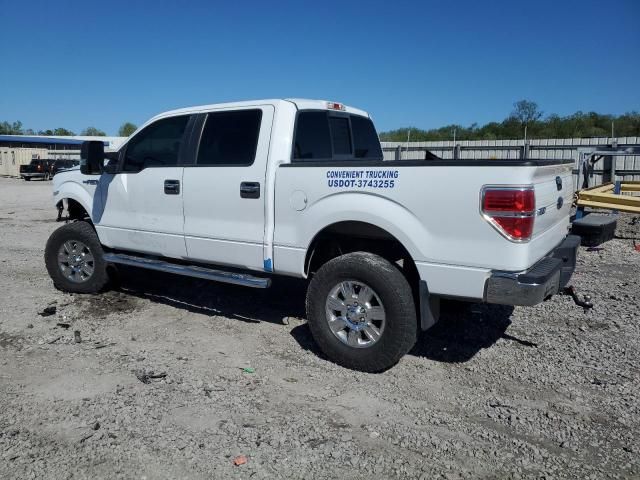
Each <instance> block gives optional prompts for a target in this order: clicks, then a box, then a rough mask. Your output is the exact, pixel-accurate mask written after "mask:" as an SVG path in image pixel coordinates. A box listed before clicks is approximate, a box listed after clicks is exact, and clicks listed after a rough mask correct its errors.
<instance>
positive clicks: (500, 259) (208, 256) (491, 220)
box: [45, 99, 580, 372]
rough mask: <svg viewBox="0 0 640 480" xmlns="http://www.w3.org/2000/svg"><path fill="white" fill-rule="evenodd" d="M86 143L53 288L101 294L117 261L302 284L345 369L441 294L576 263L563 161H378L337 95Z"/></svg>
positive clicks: (364, 119)
mask: <svg viewBox="0 0 640 480" xmlns="http://www.w3.org/2000/svg"><path fill="white" fill-rule="evenodd" d="M82 152H83V153H82V161H81V166H80V168H79V169H75V170H72V171H67V172H63V173H60V174H59V175H56V177H55V178H54V186H53V189H54V192H53V196H54V203H55V205H56V207H57V208H58V210H59V212H60V216H62V214H63V213H64V212H66V215H65V218H66V219H67V224H66V225H64V226H62V227H60V228H59V229H58V230H56V231H55V232H54V233H53V234H52V235H51V237H50V239H49V241H48V243H47V246H46V252H45V260H46V266H47V269H48V271H49V274H50V276H51V278H52V279H53V282H54V284H55V286H56V287H57V288H59V289H62V290H65V291H69V292H81V293H90V292H98V291H100V290H102V289H103V288H105V286H106V285H107V284H108V280H109V273H108V268H107V267H109V266H112V265H118V264H126V265H132V266H136V267H142V268H147V269H152V270H161V271H166V272H172V273H176V274H179V275H188V276H194V277H200V278H206V279H211V280H216V281H221V282H228V283H234V284H239V285H245V286H248V287H255V288H267V287H268V286H269V285H270V282H271V280H270V278H271V277H272V276H273V275H288V276H293V277H299V278H304V279H308V280H309V284H308V291H307V300H306V305H307V318H308V322H309V326H310V328H311V332H312V334H313V337H314V339H315V340H316V342H317V343H318V345H319V347H320V348H321V350H322V351H323V352H324V353H325V354H326V355H327V356H328V357H329V358H330V359H332V360H333V361H335V362H337V363H339V364H341V365H343V366H346V367H349V368H353V369H357V370H362V371H370V372H376V371H381V370H384V369H386V368H389V367H390V366H392V365H394V364H395V363H396V362H397V361H398V360H399V359H400V358H401V357H402V356H403V355H404V354H405V353H407V352H408V351H409V350H410V349H411V348H412V346H413V345H414V344H415V342H416V338H417V334H418V333H419V330H420V329H422V330H426V329H428V328H429V327H430V326H432V325H433V324H434V323H435V322H436V321H437V319H438V315H439V300H440V299H441V298H442V297H447V298H454V299H455V298H457V299H463V300H471V301H480V302H488V303H498V304H509V305H533V304H536V303H539V302H542V301H543V300H545V299H547V298H548V297H550V296H551V295H554V294H556V293H558V292H560V291H562V289H563V288H564V287H565V286H566V285H567V282H568V281H569V279H570V277H571V275H572V273H573V270H574V267H575V259H576V252H577V247H578V244H579V240H580V239H579V237H575V236H568V229H569V225H570V223H569V213H570V208H571V203H572V197H573V183H572V178H571V169H572V165H571V162H569V161H560V160H558V161H555V160H521V161H520V160H509V161H506V160H437V159H436V160H433V159H432V160H403V161H383V155H382V150H381V148H380V142H379V140H378V136H377V134H376V131H375V128H374V126H373V123H372V121H371V119H370V117H369V115H368V114H367V113H366V112H364V111H362V110H358V109H355V108H351V107H348V106H345V105H343V104H340V103H335V102H326V101H319V100H301V99H284V100H260V101H251V102H238V103H225V104H217V105H207V106H200V107H193V108H185V109H181V110H174V111H170V112H166V113H163V114H160V115H158V116H156V117H154V118H152V119H151V120H149V121H148V122H147V123H146V124H144V125H143V126H142V127H140V128H139V129H138V130H137V131H136V132H135V133H134V134H133V135H132V136H131V137H130V138H129V139H128V140H127V142H126V143H124V144H123V145H122V147H121V148H120V149H119V151H118V152H116V153H115V154H113V153H112V154H106V155H105V152H104V147H103V144H102V143H101V142H86V143H85V144H84V145H83V150H82ZM176 281H179V280H177V279H176Z"/></svg>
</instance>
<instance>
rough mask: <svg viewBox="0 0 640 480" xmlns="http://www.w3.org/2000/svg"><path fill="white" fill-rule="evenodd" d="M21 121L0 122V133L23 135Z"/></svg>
mask: <svg viewBox="0 0 640 480" xmlns="http://www.w3.org/2000/svg"><path fill="white" fill-rule="evenodd" d="M23 133H24V132H23V130H22V122H21V121H20V120H17V121H15V122H13V123H9V122H2V123H0V134H2V135H23Z"/></svg>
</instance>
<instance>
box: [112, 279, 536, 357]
mask: <svg viewBox="0 0 640 480" xmlns="http://www.w3.org/2000/svg"><path fill="white" fill-rule="evenodd" d="M119 272H120V274H119V281H118V287H119V288H120V290H121V291H123V292H124V293H126V294H128V295H132V296H135V297H138V298H142V299H146V300H149V301H151V302H154V303H160V304H163V305H169V306H171V307H174V308H179V309H183V310H187V311H189V312H192V313H199V314H202V315H207V316H211V317H214V316H218V315H220V316H224V317H227V318H233V319H236V320H240V321H243V322H254V323H258V322H270V323H274V324H280V325H282V323H283V318H286V317H294V318H299V319H305V318H306V313H305V305H304V303H305V295H306V282H304V281H301V280H298V279H293V278H275V279H274V282H273V285H272V287H271V288H269V289H266V290H261V289H252V288H246V287H239V286H234V285H227V284H222V283H215V282H210V281H206V280H199V279H196V278H189V277H180V276H176V275H171V274H168V273H162V272H152V271H149V270H144V269H137V268H132V267H120V268H119ZM512 312H513V307H508V306H502V305H486V304H475V303H462V302H443V307H442V316H441V320H440V321H439V322H438V323H437V324H436V325H434V326H433V327H432V328H431V329H429V330H428V331H426V332H422V333H421V334H420V336H419V338H418V342H417V343H416V345H415V347H414V348H413V349H412V350H411V351H410V352H409V355H415V356H420V357H425V358H428V359H430V360H434V361H437V362H445V363H462V362H466V361H469V360H470V359H472V358H473V357H474V356H475V355H476V354H477V353H478V352H480V351H481V350H482V349H485V348H489V347H491V346H492V345H493V344H495V343H496V342H497V341H498V340H499V339H501V338H502V339H506V340H510V341H514V342H517V343H519V344H520V345H523V346H529V347H532V346H533V347H535V346H537V345H536V344H534V343H532V342H528V341H526V340H520V339H518V338H515V337H513V336H511V335H508V334H507V333H506V330H507V328H508V327H509V325H510V324H511V314H512ZM290 333H291V336H292V337H293V338H294V339H295V341H296V342H297V343H298V344H299V345H300V347H301V348H303V349H305V350H308V351H311V352H313V353H314V354H316V355H318V356H320V357H323V358H324V355H323V354H322V353H321V352H320V350H319V349H318V347H317V346H316V344H315V342H314V340H313V338H312V336H311V332H310V330H309V327H308V326H307V324H306V323H303V324H301V325H297V326H295V327H294V328H292V329H291V332H290Z"/></svg>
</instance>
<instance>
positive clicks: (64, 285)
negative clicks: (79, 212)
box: [44, 222, 109, 293]
mask: <svg viewBox="0 0 640 480" xmlns="http://www.w3.org/2000/svg"><path fill="white" fill-rule="evenodd" d="M69 241H72V242H73V241H76V242H82V243H83V244H84V245H85V246H86V247H87V249H88V250H89V252H90V253H91V255H92V257H93V262H92V265H93V272H92V273H91V275H90V276H89V277H87V278H86V279H84V280H82V281H76V282H74V281H72V280H70V279H68V278H67V277H66V276H65V275H64V274H63V271H62V267H61V266H60V264H59V262H58V253H59V252H60V249H61V247H62V246H63V245H64V243H65V242H69ZM103 253H104V252H103V250H102V245H100V240H99V239H98V236H97V235H96V232H95V230H94V229H93V227H92V226H91V225H90V224H89V223H87V222H74V223H69V224H67V225H63V226H62V227H60V228H58V229H57V230H56V231H55V232H53V233H52V234H51V236H50V237H49V240H48V241H47V246H46V247H45V250H44V261H45V264H46V266H47V271H48V272H49V276H50V277H51V279H52V280H53V285H54V286H55V287H56V288H57V289H58V290H62V291H65V292H73V293H96V292H99V291H101V290H102V289H103V288H104V287H105V286H106V285H107V282H108V281H109V276H108V275H107V264H106V263H105V261H104V259H103Z"/></svg>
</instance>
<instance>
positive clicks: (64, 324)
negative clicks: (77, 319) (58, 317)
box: [56, 322, 71, 330]
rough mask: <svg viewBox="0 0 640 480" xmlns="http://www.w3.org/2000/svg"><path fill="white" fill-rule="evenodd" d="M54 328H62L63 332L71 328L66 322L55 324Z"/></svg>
mask: <svg viewBox="0 0 640 480" xmlns="http://www.w3.org/2000/svg"><path fill="white" fill-rule="evenodd" d="M56 326H57V327H60V328H64V329H65V330H68V329H69V327H71V324H70V323H66V322H58V323H56Z"/></svg>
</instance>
